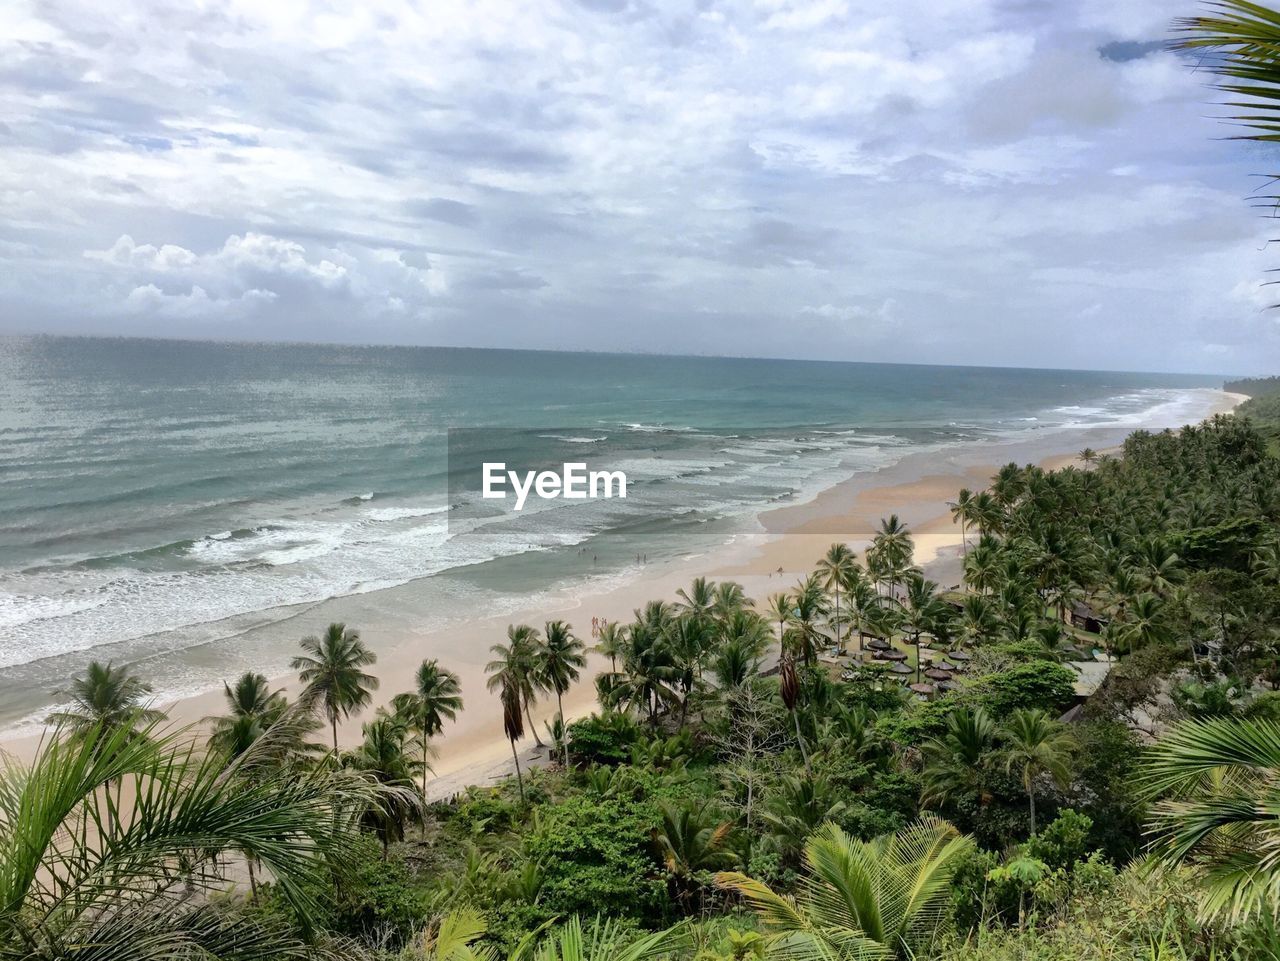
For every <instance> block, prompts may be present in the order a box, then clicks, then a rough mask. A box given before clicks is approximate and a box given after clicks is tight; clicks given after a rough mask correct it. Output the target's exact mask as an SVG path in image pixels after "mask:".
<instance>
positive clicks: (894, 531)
mask: <svg viewBox="0 0 1280 961" xmlns="http://www.w3.org/2000/svg"><path fill="white" fill-rule="evenodd" d="M914 554H915V541H914V540H912V537H911V532H910V531H909V530H908V529H907V525H906V524H904V523H902V521H900V520H899V519H898V515H897V514H890V515H889V516H888V517H887V518H884V519H882V520H881V521H880V529H879V530H878V531H877V532H876V534H875V537H873V538H872V539H871V547H870V548H869V549H868V550H867V566H868V567H873V566H874V568H875V570H876V571H877V572H878V576H879V579H881V580H885V581H887V582H888V583H889V586H890V588H891V589H892V588H896V587H897V586H898V582H899V581H901V580H902V578H903V577H904V576H906V574H907V572H908V571H909V570H911V559H912V556H913V555H914ZM891 593H893V591H892V590H891Z"/></svg>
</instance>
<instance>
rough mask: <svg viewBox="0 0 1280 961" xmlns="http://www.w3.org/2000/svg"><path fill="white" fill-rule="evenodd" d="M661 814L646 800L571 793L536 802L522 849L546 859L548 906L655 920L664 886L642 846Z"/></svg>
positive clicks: (660, 912)
mask: <svg viewBox="0 0 1280 961" xmlns="http://www.w3.org/2000/svg"><path fill="white" fill-rule="evenodd" d="M660 821H661V814H660V812H659V809H658V805H657V803H656V802H655V801H653V800H643V801H635V800H632V799H630V798H617V797H606V798H589V797H586V796H583V795H574V796H570V797H567V798H565V799H563V800H561V801H559V802H557V803H556V804H553V805H547V806H545V807H542V808H540V809H539V810H538V814H537V817H536V818H535V820H534V822H533V824H532V825H531V826H530V828H529V833H528V835H527V837H526V838H525V842H524V852H525V856H526V857H528V858H530V859H532V860H534V861H538V862H540V863H542V864H544V865H545V869H546V878H545V881H544V882H543V888H542V902H543V904H544V905H545V906H546V908H547V910H548V911H551V912H553V913H555V914H563V915H569V914H586V915H593V914H595V913H597V912H600V913H603V914H605V915H607V916H608V917H617V918H636V919H639V920H644V921H647V922H656V921H658V920H660V919H661V918H662V917H663V916H664V914H665V911H666V885H665V883H664V881H663V880H662V877H661V875H660V872H659V870H658V868H657V865H656V864H655V862H654V859H653V856H652V855H651V854H650V851H649V845H650V832H651V831H652V829H653V828H655V827H656V826H658V824H659V823H660Z"/></svg>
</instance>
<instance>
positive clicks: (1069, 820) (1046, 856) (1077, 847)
mask: <svg viewBox="0 0 1280 961" xmlns="http://www.w3.org/2000/svg"><path fill="white" fill-rule="evenodd" d="M1092 830H1093V818H1091V817H1089V816H1088V815H1087V814H1079V813H1077V812H1076V811H1073V810H1071V809H1070V808H1065V809H1064V810H1062V811H1059V812H1058V816H1057V817H1056V818H1054V819H1053V821H1051V822H1050V823H1049V824H1047V825H1046V826H1045V828H1044V829H1043V830H1042V831H1041V832H1040V833H1039V834H1037V835H1036V836H1035V837H1033V838H1031V839H1030V840H1029V841H1027V844H1026V847H1025V850H1026V853H1027V855H1028V856H1029V857H1033V858H1035V859H1036V860H1038V861H1042V862H1044V863H1045V864H1046V865H1047V866H1048V867H1049V868H1050V869H1054V868H1070V867H1073V866H1074V865H1075V863H1076V862H1077V861H1079V860H1080V859H1081V858H1083V857H1084V856H1085V853H1086V850H1087V846H1088V843H1089V835H1090V833H1091V832H1092Z"/></svg>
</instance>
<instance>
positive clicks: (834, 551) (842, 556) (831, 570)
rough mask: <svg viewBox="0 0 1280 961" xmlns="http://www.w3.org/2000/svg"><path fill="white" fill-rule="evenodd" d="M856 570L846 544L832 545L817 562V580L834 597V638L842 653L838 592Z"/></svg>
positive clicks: (855, 563)
mask: <svg viewBox="0 0 1280 961" xmlns="http://www.w3.org/2000/svg"><path fill="white" fill-rule="evenodd" d="M857 570H858V559H857V558H856V557H854V556H853V551H851V550H849V547H848V545H847V544H832V545H831V546H830V547H829V548H827V553H826V554H824V555H823V557H822V559H821V560H819V561H818V571H817V573H818V578H819V583H821V584H822V586H823V587H825V588H826V589H827V590H828V591H831V592H832V594H833V595H834V596H835V619H834V627H835V638H836V646H837V647H838V648H839V649H840V650H841V652H843V651H844V633H843V632H842V631H841V630H840V591H841V589H842V588H844V587H845V585H846V584H848V583H849V581H850V580H851V579H852V578H853V577H854V572H855V571H857Z"/></svg>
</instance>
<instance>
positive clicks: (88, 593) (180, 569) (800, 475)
mask: <svg viewBox="0 0 1280 961" xmlns="http://www.w3.org/2000/svg"><path fill="white" fill-rule="evenodd" d="M1221 384H1222V380H1221V378H1220V377H1213V376H1197V375H1174V374H1144V373H1115V372H1090V371H1066V370H1021V369H1009V368H980V367H937V366H911V365H896V364H871V363H838V362H813V361H788V360H758V359H736V358H719V357H671V356H654V355H635V354H625V355H624V354H597V353H590V354H589V353H564V352H535V351H509V350H471V349H454V348H432V347H421V348H419V347H377V346H374V347H351V346H327V345H297V344H242V343H236V344H232V343H207V342H184V341H167V340H139V339H104V338H62V337H8V338H0V731H8V732H19V731H25V730H29V729H32V728H33V726H35V725H37V724H38V723H39V719H40V718H41V717H42V716H43V715H44V714H45V713H46V712H47V711H48V710H49V709H50V708H51V707H53V706H54V705H56V704H58V703H60V700H59V699H60V697H61V695H60V694H59V693H58V692H59V691H60V690H62V689H64V688H65V686H66V684H67V682H68V680H69V679H70V678H71V677H72V676H74V675H75V674H76V673H77V672H78V671H80V670H82V669H83V667H84V665H85V664H86V663H87V662H88V661H89V660H90V659H98V660H101V661H111V662H114V663H116V664H131V665H136V666H138V669H139V671H140V673H145V675H146V677H147V679H148V680H149V681H150V682H151V683H152V684H153V685H154V687H155V688H156V691H157V694H158V695H159V696H162V697H171V696H178V695H183V694H190V693H196V692H199V691H204V690H209V689H211V688H213V687H220V685H221V680H222V679H223V678H226V677H230V676H233V675H234V674H235V673H237V672H238V671H239V670H242V669H250V668H252V669H257V670H262V671H264V673H267V674H269V675H270V674H271V673H272V672H276V673H279V672H280V671H282V670H284V669H285V668H286V667H287V663H288V658H289V656H290V655H291V654H292V653H293V649H294V647H295V646H296V639H297V636H298V630H297V629H296V626H297V625H298V624H300V623H302V622H303V621H305V615H306V614H307V613H308V612H312V611H315V610H317V609H318V608H319V607H320V606H321V605H324V604H326V603H332V602H333V599H342V598H347V599H358V600H359V603H355V602H353V608H352V609H353V610H354V611H356V612H366V613H367V612H370V611H372V612H380V613H379V614H378V616H377V617H375V620H377V619H378V617H381V619H382V620H383V621H385V622H386V627H387V629H388V630H391V629H393V628H394V629H404V628H406V627H410V626H411V627H412V628H413V629H414V630H423V629H428V628H431V627H435V626H440V625H446V624H448V623H450V622H451V621H457V620H465V619H466V618H468V617H474V616H476V614H477V613H481V612H482V613H484V614H486V615H489V614H493V613H495V612H501V611H503V610H515V609H518V608H521V607H524V606H527V605H528V603H529V602H530V600H531V599H532V598H536V597H538V596H540V595H542V594H548V593H551V592H559V593H564V592H566V591H569V592H572V591H574V590H577V589H582V588H585V587H587V586H599V584H600V583H601V582H603V581H609V582H613V581H617V582H621V581H623V580H625V579H626V578H628V577H633V576H635V575H636V574H637V572H638V571H640V570H641V569H642V568H645V567H648V566H651V565H652V564H655V563H661V562H663V561H664V560H666V559H671V558H681V557H686V558H687V557H690V556H695V555H697V554H698V553H700V552H705V551H708V550H711V549H713V548H715V547H716V546H717V545H723V544H725V543H727V542H728V541H730V540H732V539H733V538H734V537H737V536H739V535H741V534H742V533H743V532H744V531H749V530H753V529H755V530H758V529H759V521H758V517H759V514H760V513H761V511H763V510H767V509H769V508H770V507H775V506H778V505H780V504H786V503H795V502H798V501H802V500H805V499H807V498H811V497H813V496H814V495H816V494H817V493H818V492H819V491H821V490H823V489H825V488H828V487H830V486H832V485H833V484H835V483H837V482H839V481H841V480H843V479H845V478H848V477H849V476H851V475H854V474H857V473H860V472H868V471H875V470H878V469H881V468H884V467H888V466H890V465H892V464H894V463H895V462H897V461H898V460H900V459H901V458H903V457H904V456H906V455H908V454H911V453H914V452H920V451H928V450H933V449H944V448H947V447H948V446H953V445H959V444H966V445H972V444H999V443H1001V442H1005V441H1008V440H1009V439H1011V438H1019V437H1027V436H1049V435H1051V434H1053V433H1054V432H1063V431H1090V430H1111V431H1114V432H1116V433H1115V436H1116V437H1117V438H1118V437H1120V436H1123V433H1124V431H1125V430H1127V429H1129V428H1132V427H1138V426H1147V425H1150V424H1154V423H1157V422H1158V423H1160V425H1161V426H1163V425H1165V424H1169V425H1172V424H1178V423H1182V422H1183V421H1184V419H1187V420H1189V419H1198V417H1199V416H1202V415H1203V412H1204V411H1205V410H1206V409H1207V407H1208V405H1209V403H1210V402H1211V400H1212V398H1213V397H1214V396H1215V394H1214V391H1215V389H1216V388H1220V387H1221ZM464 447H465V448H466V449H468V450H470V451H473V452H474V451H475V450H477V449H484V450H485V452H486V458H487V457H488V456H489V455H490V454H492V455H493V456H494V457H495V458H497V459H501V460H503V461H504V462H508V463H510V464H511V465H513V466H515V465H519V464H524V463H528V464H533V463H535V462H536V463H539V464H542V463H554V462H557V461H565V462H567V461H584V462H587V463H589V464H590V465H591V466H592V467H593V468H594V467H597V466H598V467H601V468H605V467H607V468H608V469H611V470H623V471H625V473H626V475H627V477H628V482H629V485H630V491H631V496H628V497H627V498H626V499H618V498H615V499H610V500H581V501H568V500H558V501H554V502H545V503H543V502H539V503H537V504H533V505H531V507H530V508H529V509H527V510H525V511H522V512H520V513H518V514H516V513H515V512H512V511H509V510H508V511H503V510H497V511H477V510H474V509H472V508H474V507H475V506H476V500H475V498H476V497H477V496H478V494H477V493H476V491H475V490H474V489H472V487H471V486H470V485H469V483H468V481H467V480H466V478H460V477H459V473H460V471H462V470H463V468H462V466H461V465H460V458H459V457H458V455H457V451H458V450H460V449H462V448H464ZM451 452H452V453H453V455H454V456H453V457H451ZM468 470H469V468H468ZM388 592H394V593H391V594H388ZM384 596H385V597H386V598H391V597H394V598H395V603H394V604H393V603H391V601H390V600H389V599H388V600H385V601H380V600H379V598H381V597H384ZM380 604H381V605H382V606H381V607H380V606H379V605H380ZM370 616H373V615H370Z"/></svg>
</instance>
